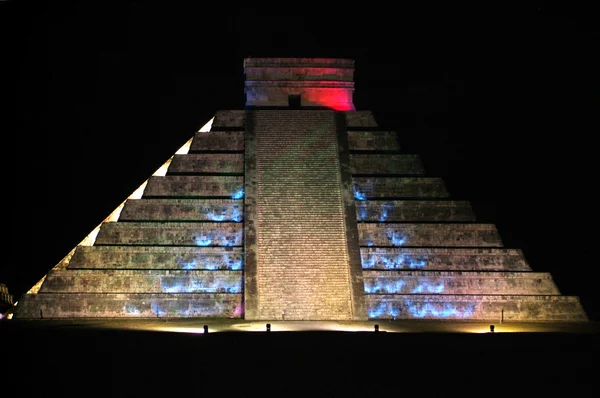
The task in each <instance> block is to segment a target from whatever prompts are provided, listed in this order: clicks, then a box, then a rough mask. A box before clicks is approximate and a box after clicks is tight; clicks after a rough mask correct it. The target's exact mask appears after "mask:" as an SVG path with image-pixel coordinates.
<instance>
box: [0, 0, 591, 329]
mask: <svg viewBox="0 0 600 398" xmlns="http://www.w3.org/2000/svg"><path fill="white" fill-rule="evenodd" d="M449 3H451V5H446V6H443V7H441V6H439V5H438V4H437V3H424V2H421V3H418V4H420V5H410V6H407V5H403V3H399V4H396V3H394V7H393V8H391V7H390V5H386V4H388V3H382V4H381V6H379V7H377V6H376V5H373V6H370V8H366V9H365V8H353V6H352V5H351V4H350V3H348V4H345V5H340V6H337V8H336V9H334V8H331V9H327V8H323V7H319V8H313V6H311V5H310V4H304V3H294V6H293V7H291V6H290V5H289V4H288V5H286V6H285V7H283V6H281V7H276V6H274V5H268V4H267V5H266V6H263V7H258V8H252V7H246V8H241V7H236V6H234V5H232V4H223V5H222V6H219V5H209V6H207V5H206V3H205V2H182V3H177V2H170V1H165V2H141V1H140V2H127V1H122V2H116V3H106V2H104V3H94V2H66V3H65V2H48V3H28V2H24V1H15V0H13V1H3V2H0V15H1V18H2V21H1V26H2V32H1V33H2V37H3V44H2V48H3V49H2V54H3V57H2V69H3V70H4V72H3V73H2V77H3V78H2V89H1V91H2V93H3V94H4V95H3V97H5V99H6V104H5V105H4V106H3V108H2V124H3V127H2V137H3V145H2V153H3V156H2V161H3V166H4V167H3V171H4V173H3V181H2V188H3V189H2V191H3V197H4V203H5V205H4V211H5V220H7V221H8V222H5V223H4V224H3V230H4V239H3V241H4V242H5V246H4V253H8V254H9V255H8V256H7V257H4V260H3V262H2V264H1V266H0V282H2V283H5V284H6V285H7V286H8V288H9V291H10V292H11V293H12V294H13V295H15V297H16V298H18V296H20V295H21V294H23V293H25V292H26V291H27V289H29V288H30V287H31V286H33V285H34V284H35V283H36V282H37V281H38V280H39V279H40V278H41V277H43V275H45V273H46V272H47V271H48V270H49V269H51V268H52V267H53V266H54V265H56V264H57V263H58V262H59V261H60V260H61V259H62V258H63V257H64V256H65V255H66V254H67V253H68V252H69V251H70V250H71V249H72V248H74V247H75V246H76V245H77V244H78V243H79V242H80V241H81V240H82V239H83V238H85V236H86V235H87V234H88V233H89V232H91V231H92V230H93V229H94V228H95V227H96V226H97V225H98V224H99V223H100V222H101V221H102V220H103V219H104V218H105V217H106V216H107V215H108V214H109V213H110V212H112V210H114V209H115V208H116V207H117V206H118V205H119V204H120V203H121V202H122V201H123V200H125V199H126V198H127V197H128V196H129V195H130V194H131V193H132V192H133V191H134V190H135V189H136V188H137V187H138V186H140V184H142V183H143V182H144V181H145V180H146V179H147V178H148V177H149V176H150V175H151V174H152V173H153V172H154V171H155V170H156V169H158V168H159V167H160V166H161V165H162V164H163V163H164V162H165V161H166V160H167V159H168V158H170V157H171V156H172V155H173V153H174V152H175V151H176V150H177V149H179V148H180V147H181V146H182V145H183V144H184V143H186V142H187V141H188V140H189V139H190V138H191V137H192V136H193V134H194V132H195V131H197V130H198V129H199V128H200V127H201V126H202V125H203V124H204V123H206V122H207V121H208V120H209V119H210V118H211V117H212V116H213V115H214V113H215V112H216V111H217V110H227V109H243V108H244V102H245V98H244V91H243V83H244V75H243V59H244V58H245V57H251V56H255V57H258V56H262V57H285V56H291V57H330V58H335V57H343V58H352V59H354V60H355V93H354V103H355V106H356V108H357V109H358V110H371V111H373V112H374V114H375V117H376V119H377V121H378V123H379V124H380V125H381V126H387V127H390V129H394V130H397V131H398V132H399V133H400V137H401V141H402V144H403V145H404V151H405V152H409V153H418V154H420V155H421V156H422V159H423V161H424V163H425V166H426V169H427V173H428V174H429V175H431V176H440V177H443V178H444V180H445V182H446V184H447V186H448V189H449V191H450V193H451V195H452V196H453V198H455V199H465V200H470V201H471V203H472V205H473V207H474V209H475V212H476V215H477V216H478V221H481V222H491V223H495V224H496V226H497V227H498V230H499V232H500V235H501V237H502V239H503V241H504V244H505V246H506V247H511V248H521V249H522V250H523V251H524V253H525V255H526V258H527V259H528V261H529V263H530V265H531V267H532V268H533V270H534V271H548V272H551V273H552V275H553V276H554V280H555V282H556V283H557V285H558V287H559V289H560V291H561V293H563V294H569V295H578V296H580V297H581V299H582V302H583V304H584V307H585V309H586V311H588V314H589V315H590V316H591V317H592V318H593V319H598V316H599V315H598V314H599V313H600V300H599V299H598V295H597V294H596V285H597V271H596V269H597V267H598V261H597V257H596V246H597V244H598V241H597V231H598V217H597V215H596V214H597V207H596V203H595V202H596V199H597V182H596V165H597V164H598V162H597V156H596V153H595V152H596V147H595V145H596V144H595V142H596V135H597V134H598V132H599V129H598V121H597V119H598V109H599V108H598V106H599V105H600V94H599V90H598V89H599V88H600V84H599V81H600V80H599V74H598V71H599V70H600V68H599V65H598V61H597V60H596V56H597V52H598V43H599V42H600V40H599V39H600V32H599V29H598V24H597V19H596V16H597V12H596V10H595V9H592V8H590V6H589V5H587V3H585V4H586V5H585V6H582V5H580V4H578V3H577V2H564V4H558V5H557V4H554V3H549V2H544V1H522V2H515V4H518V6H517V5H512V3H510V5H505V4H501V3H498V2H490V3H488V4H486V5H485V6H483V7H482V6H481V5H478V6H473V5H472V4H471V5H468V6H467V5H464V6H456V5H454V4H453V3H454V2H449ZM491 3H493V4H491ZM389 4H391V3H389ZM590 4H591V2H590ZM363 6H364V5H363Z"/></svg>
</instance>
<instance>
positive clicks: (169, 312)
mask: <svg viewBox="0 0 600 398" xmlns="http://www.w3.org/2000/svg"><path fill="white" fill-rule="evenodd" d="M242 302H243V301H242V294H214V293H206V294H189V293H169V294H148V293H145V294H132V293H121V294H115V293H105V294H95V293H58V294H42V293H39V294H28V295H27V299H26V300H24V301H23V302H20V303H19V307H18V311H19V312H18V316H19V318H22V319H32V318H33V319H40V318H66V319H69V318H157V317H160V318H196V317H202V318H241V317H242V315H243V304H242Z"/></svg>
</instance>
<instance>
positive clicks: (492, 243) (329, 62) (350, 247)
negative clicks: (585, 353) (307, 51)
mask: <svg viewBox="0 0 600 398" xmlns="http://www.w3.org/2000/svg"><path fill="white" fill-rule="evenodd" d="M244 67H245V73H246V85H245V92H246V99H247V102H246V107H245V109H243V110H224V111H218V112H216V114H215V117H214V119H213V121H212V124H211V125H210V127H209V128H206V129H201V131H199V132H197V133H196V134H195V135H194V136H193V137H192V138H191V139H190V141H189V142H188V144H187V145H186V146H184V148H183V149H182V150H180V151H178V153H176V154H175V155H173V157H172V158H171V159H170V160H169V161H168V162H167V163H166V164H165V167H164V170H163V172H160V173H158V172H157V173H155V174H154V175H152V176H151V177H150V178H149V179H148V181H147V182H146V183H145V184H144V185H143V186H142V187H141V189H140V190H139V192H137V191H136V192H137V194H136V195H132V196H131V197H130V198H128V199H127V200H126V201H125V202H124V203H123V205H122V206H121V207H120V208H119V209H117V210H115V212H114V213H113V214H112V215H111V216H109V217H108V218H107V219H106V220H105V221H104V222H103V223H102V224H101V225H100V226H99V227H98V228H97V229H96V230H95V231H94V232H93V233H92V234H91V235H90V236H89V237H88V238H86V239H84V241H82V243H81V244H79V245H78V246H77V247H76V248H75V249H74V250H73V251H72V252H71V253H69V254H68V255H67V256H66V257H65V259H64V260H63V261H61V262H60V263H59V264H58V265H57V266H56V267H54V268H53V269H52V270H51V271H50V272H49V273H48V275H46V276H45V277H44V279H43V280H41V281H40V282H38V284H36V285H35V286H34V287H33V288H32V289H31V290H30V292H28V294H26V295H24V296H23V297H21V299H20V300H19V305H18V306H17V308H16V312H15V318H23V319H26V318H40V317H46V318H67V319H68V318H98V317H101V318H102V317H103V318H151V317H172V318H182V317H185V318H190V317H198V318H239V319H246V320H309V321H310V320H367V319H454V320H493V321H498V320H504V321H581V320H587V317H586V314H585V312H584V311H583V308H582V306H581V303H580V301H579V299H578V297H575V296H563V295H561V294H560V292H559V290H558V289H557V287H556V285H555V283H554V281H553V279H552V276H551V275H550V274H548V273H545V272H533V270H532V269H531V268H530V266H529V265H528V263H527V261H526V259H525V258H524V256H523V254H522V252H521V251H520V250H519V249H518V248H505V247H504V246H503V243H502V240H501V237H500V236H499V234H498V231H497V230H496V227H495V225H493V224H488V223H478V222H477V221H476V216H475V214H474V212H473V211H472V209H471V206H470V204H469V202H468V201H456V200H453V199H452V198H451V196H450V193H449V192H448V191H447V189H446V186H445V184H444V182H443V181H442V179H440V178H436V177H434V176H426V172H425V169H426V165H424V164H423V163H422V162H421V158H420V157H419V156H418V155H415V154H408V153H403V152H402V151H401V147H400V142H399V140H398V135H397V134H396V132H395V131H390V130H387V129H385V128H381V127H380V126H379V125H378V124H377V122H376V121H375V119H374V117H373V114H372V113H371V112H369V111H361V110H358V111H357V110H355V107H354V105H353V102H352V94H353V90H354V82H353V72H354V63H353V61H352V60H336V59H304V58H301V59H290V58H275V59H265V58H249V59H246V60H245V62H244Z"/></svg>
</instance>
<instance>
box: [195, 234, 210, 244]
mask: <svg viewBox="0 0 600 398" xmlns="http://www.w3.org/2000/svg"><path fill="white" fill-rule="evenodd" d="M211 243H212V239H210V238H208V237H205V236H201V237H199V238H196V245H198V246H208V245H210V244H211Z"/></svg>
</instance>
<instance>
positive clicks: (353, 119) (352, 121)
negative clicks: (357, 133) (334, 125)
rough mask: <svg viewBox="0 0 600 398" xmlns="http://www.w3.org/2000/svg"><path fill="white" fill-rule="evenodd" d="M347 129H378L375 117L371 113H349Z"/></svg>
mask: <svg viewBox="0 0 600 398" xmlns="http://www.w3.org/2000/svg"><path fill="white" fill-rule="evenodd" d="M344 113H345V115H346V127H348V128H361V129H362V128H374V127H378V125H377V121H375V116H373V112H371V111H347V112H344Z"/></svg>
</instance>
